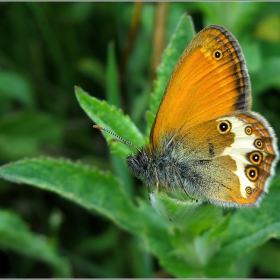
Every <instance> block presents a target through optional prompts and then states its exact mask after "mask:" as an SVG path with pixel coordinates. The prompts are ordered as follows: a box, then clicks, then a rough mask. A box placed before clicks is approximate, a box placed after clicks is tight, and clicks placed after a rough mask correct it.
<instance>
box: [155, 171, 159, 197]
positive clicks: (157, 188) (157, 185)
mask: <svg viewBox="0 0 280 280" xmlns="http://www.w3.org/2000/svg"><path fill="white" fill-rule="evenodd" d="M154 171H155V175H156V181H157V182H156V191H157V192H158V191H159V179H158V174H157V168H156V167H155V169H154Z"/></svg>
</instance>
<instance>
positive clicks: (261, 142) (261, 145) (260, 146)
mask: <svg viewBox="0 0 280 280" xmlns="http://www.w3.org/2000/svg"><path fill="white" fill-rule="evenodd" d="M254 145H255V147H256V148H258V149H262V148H263V141H262V140H261V139H256V140H255V142H254Z"/></svg>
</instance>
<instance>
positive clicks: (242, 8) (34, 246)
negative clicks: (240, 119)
mask: <svg viewBox="0 0 280 280" xmlns="http://www.w3.org/2000/svg"><path fill="white" fill-rule="evenodd" d="M167 5H168V6H167V11H168V13H167V14H166V15H165V18H166V27H165V30H166V38H167V39H168V42H169V44H168V45H167V48H166V49H165V51H164V53H163V57H162V62H161V64H160V65H159V67H158V69H157V78H156V80H155V81H152V83H150V84H149V83H148V80H149V78H148V72H149V70H148V69H149V67H150V59H151V57H150V56H151V54H150V53H151V48H152V47H153V46H152V45H153V44H154V43H152V37H151V36H152V34H153V32H154V30H153V28H154V27H153V26H154V22H153V20H157V19H156V17H155V12H156V10H157V9H158V4H155V3H144V4H143V8H142V12H141V17H140V27H139V28H138V32H137V36H136V37H135V38H136V39H135V41H134V42H133V43H134V44H133V48H132V50H131V53H130V54H129V56H128V61H127V62H126V63H125V60H124V59H123V58H124V50H125V49H126V46H127V42H128V37H129V36H128V34H129V29H130V26H131V22H132V17H133V14H134V8H135V6H136V4H134V3H3V4H1V8H2V10H3V11H5V12H7V13H5V15H4V12H3V16H2V18H1V19H0V21H1V23H2V24H1V25H0V29H1V28H2V31H3V34H4V32H5V34H7V38H5V40H3V41H2V42H0V61H1V65H3V67H2V69H1V72H0V82H1V83H0V84H1V85H0V100H1V106H0V113H1V118H0V160H1V163H2V164H3V165H2V166H1V167H0V177H1V178H2V179H4V180H1V187H0V192H1V196H0V205H1V206H2V210H0V233H1V241H0V261H1V264H2V265H1V268H0V276H1V277H3V276H4V277H25V278H27V277H39V278H42V277H79V278H85V277H92V278H93V277H142V278H148V277H155V276H163V277H165V276H169V277H170V276H175V277H184V278H187V277H192V278H199V277H204V278H206V277H221V278H224V277H236V278H237V277H260V276H261V277H279V276H280V271H279V266H278V263H279V261H280V255H279V252H280V243H279V238H280V218H279V211H278V208H277V207H278V205H279V201H280V193H279V184H280V181H279V175H278V174H279V172H277V175H276V178H275V180H274V181H273V183H272V184H271V187H270V192H269V194H268V195H267V196H266V197H265V198H264V200H263V202H262V203H261V206H260V207H259V208H252V209H223V208H221V207H217V206H214V205H210V204H207V203H202V202H198V203H195V202H189V201H184V199H181V200H177V199H175V198H174V197H175V195H174V194H172V195H173V196H172V195H171V194H168V195H167V193H165V192H159V193H152V194H151V195H150V201H149V200H148V197H147V189H146V188H145V186H143V185H142V184H140V182H139V181H136V180H134V179H133V178H132V176H131V174H130V172H129V170H128V168H127V167H126V163H125V157H126V156H127V155H128V154H131V153H134V152H135V149H133V148H132V147H130V146H126V145H123V144H122V143H119V142H112V141H111V139H112V138H116V137H114V136H112V135H110V134H108V133H105V132H104V133H103V132H102V134H103V135H104V137H105V138H106V140H107V143H108V144H109V148H110V149H111V152H112V153H111V154H110V155H108V154H107V153H106V151H107V146H106V142H105V141H104V139H103V138H102V137H101V133H100V132H99V131H97V130H94V129H92V125H93V124H98V125H100V126H104V127H105V128H107V129H109V130H111V131H112V132H113V133H116V134H118V135H119V136H121V137H123V138H124V139H126V140H128V141H130V142H132V143H133V144H134V145H136V146H137V147H139V148H140V147H142V146H143V145H145V143H147V142H148V136H149V135H148V132H149V130H150V127H151V125H152V122H153V119H154V116H155V114H156V112H157V108H158V106H159V103H160V100H161V97H162V95H163V93H164V89H165V86H166V83H167V81H168V78H169V75H170V73H171V71H172V69H173V67H174V65H175V63H176V61H177V59H178V58H179V56H180V54H181V53H182V51H183V50H184V49H185V47H186V46H187V44H188V43H189V41H190V40H191V39H192V37H193V36H194V34H195V31H194V27H195V28H196V31H199V30H200V29H201V28H202V27H204V26H206V25H208V24H220V25H222V26H224V27H226V28H228V29H229V30H230V31H232V32H233V34H234V35H235V37H236V38H237V39H238V41H239V42H240V44H241V46H242V48H243V50H244V54H245V58H246V61H247V65H248V69H249V73H250V77H251V81H252V89H253V91H252V94H253V109H254V110H256V111H258V112H260V113H261V114H263V115H264V116H266V118H267V119H268V120H269V122H270V123H271V124H272V126H273V127H274V128H275V130H276V134H278V135H280V126H279V123H280V122H279V113H278V110H279V109H278V107H279V105H278V104H279V94H280V83H279V81H280V76H279V73H280V71H279V70H280V69H279V65H280V62H279V59H280V53H279V49H280V48H279V46H280V33H279V28H277V27H279V24H280V21H279V14H280V5H279V3H259V2H256V3H251V2H248V3H242V2H231V3H222V2H220V3H219V2H216V3H208V2H198V3H168V4H167ZM120 10H121V11H122V13H119V11H120ZM186 12H187V14H186ZM57 15H59V17H58V16H57ZM22 22H25V24H24V25H23V24H22ZM174 30H175V31H174ZM112 41H113V42H112ZM11 42H15V43H11ZM74 85H77V86H76V87H75V94H76V98H75V96H74V94H73V86H74ZM82 88H85V89H87V90H88V92H90V94H89V93H86V92H85V91H84V90H82ZM151 92H152V94H150V93H151ZM104 99H106V100H107V102H106V101H100V100H104ZM77 100H78V102H77ZM148 103H149V104H148ZM80 107H81V108H82V109H83V110H81V109H80ZM120 107H121V108H122V109H120ZM147 109H148V110H149V111H147ZM84 113H86V114H87V115H88V117H89V119H88V118H87V117H86V115H85V114H84ZM145 117H146V119H145ZM92 136H93V137H94V138H93V139H92ZM22 158H24V159H22ZM58 158H60V159H58ZM63 158H67V159H63ZM7 162H9V163H7ZM102 170H108V171H102ZM177 195H179V196H180V195H181V194H180V193H179V194H177ZM29 225H30V226H29ZM155 259H157V260H158V265H155V262H154V260H155ZM158 266H159V267H158Z"/></svg>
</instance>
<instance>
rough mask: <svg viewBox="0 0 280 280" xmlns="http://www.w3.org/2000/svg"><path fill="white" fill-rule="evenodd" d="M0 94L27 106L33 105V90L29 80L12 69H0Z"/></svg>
mask: <svg viewBox="0 0 280 280" xmlns="http://www.w3.org/2000/svg"><path fill="white" fill-rule="evenodd" d="M0 96H1V98H3V97H5V98H8V99H12V100H16V101H18V102H20V103H22V104H24V105H26V106H28V107H32V106H33V105H34V91H33V88H32V86H31V84H30V83H29V81H28V80H27V79H26V78H25V77H24V76H22V75H20V74H18V73H16V72H13V71H0Z"/></svg>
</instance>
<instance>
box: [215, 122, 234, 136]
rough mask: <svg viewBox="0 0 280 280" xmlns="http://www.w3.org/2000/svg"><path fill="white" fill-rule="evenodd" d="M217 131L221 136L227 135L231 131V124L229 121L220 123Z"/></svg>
mask: <svg viewBox="0 0 280 280" xmlns="http://www.w3.org/2000/svg"><path fill="white" fill-rule="evenodd" d="M217 129H218V131H219V133H220V134H226V133H228V132H229V131H230V129H231V123H230V122H229V121H220V122H218V125H217Z"/></svg>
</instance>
